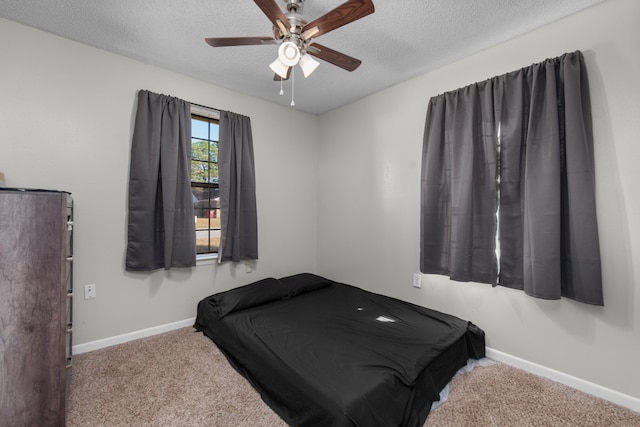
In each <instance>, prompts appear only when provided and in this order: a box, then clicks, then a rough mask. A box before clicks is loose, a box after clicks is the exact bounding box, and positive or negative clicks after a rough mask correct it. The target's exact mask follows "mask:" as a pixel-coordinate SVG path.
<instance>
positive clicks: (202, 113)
mask: <svg viewBox="0 0 640 427" xmlns="http://www.w3.org/2000/svg"><path fill="white" fill-rule="evenodd" d="M194 116H197V117H200V118H202V119H206V120H211V121H216V122H217V123H218V125H219V123H220V112H219V111H217V110H213V109H210V108H207V107H203V106H199V105H194V104H191V118H192V119H193V118H194ZM209 141H211V140H209ZM192 142H193V135H192ZM217 142H219V140H218V141H217ZM192 160H193V156H191V158H190V159H189V170H191V162H192ZM215 163H217V160H216V162H215ZM190 186H191V188H192V189H193V188H219V184H218V183H204V182H194V181H191V184H190ZM221 227H222V226H221ZM196 228H197V227H196ZM209 230H211V228H209ZM221 231H222V230H221ZM196 233H197V229H196ZM196 251H197V249H196ZM218 254H219V247H218V251H216V252H206V253H200V254H198V253H196V262H197V261H204V260H215V259H217V258H218V256H219V255H218Z"/></svg>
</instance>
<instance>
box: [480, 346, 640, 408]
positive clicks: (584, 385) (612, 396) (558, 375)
mask: <svg viewBox="0 0 640 427" xmlns="http://www.w3.org/2000/svg"><path fill="white" fill-rule="evenodd" d="M486 354H487V357H488V358H489V359H493V360H495V361H498V362H502V363H506V364H507V365H511V366H514V367H516V368H519V369H522V370H523V371H527V372H530V373H532V374H535V375H539V376H541V377H544V378H548V379H550V380H552V381H556V382H559V383H560V384H564V385H568V386H569V387H573V388H575V389H577V390H580V391H583V392H585V393H589V394H591V395H593V396H597V397H600V398H602V399H605V400H608V401H609V402H613V403H616V404H618V405H620V406H624V407H625V408H629V409H631V410H632V411H636V412H640V399H637V398H635V397H632V396H629V395H627V394H623V393H620V392H618V391H615V390H612V389H610V388H606V387H602V386H600V385H598V384H594V383H591V382H589V381H585V380H582V379H580V378H577V377H574V376H571V375H568V374H565V373H563V372H560V371H556V370H555V369H551V368H547V367H546V366H542V365H538V364H536V363H533V362H529V361H528V360H524V359H520V358H519V357H515V356H512V355H510V354H507V353H503V352H501V351H498V350H494V349H492V348H489V347H487V351H486Z"/></svg>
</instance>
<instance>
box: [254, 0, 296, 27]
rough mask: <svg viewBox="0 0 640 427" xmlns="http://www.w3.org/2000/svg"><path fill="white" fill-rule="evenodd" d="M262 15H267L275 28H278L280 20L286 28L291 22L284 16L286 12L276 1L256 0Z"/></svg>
mask: <svg viewBox="0 0 640 427" xmlns="http://www.w3.org/2000/svg"><path fill="white" fill-rule="evenodd" d="M254 1H255V2H256V4H257V5H258V7H259V8H260V10H262V13H264V14H265V15H267V18H269V21H271V23H272V24H273V25H274V26H275V27H278V20H280V21H281V22H282V23H283V24H284V25H285V26H288V25H289V20H288V19H287V17H286V16H285V15H284V12H283V11H282V9H280V7H279V6H278V4H277V3H276V0H254Z"/></svg>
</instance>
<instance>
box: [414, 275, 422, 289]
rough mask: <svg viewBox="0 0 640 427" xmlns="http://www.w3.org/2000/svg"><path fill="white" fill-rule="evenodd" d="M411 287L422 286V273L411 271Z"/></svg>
mask: <svg viewBox="0 0 640 427" xmlns="http://www.w3.org/2000/svg"><path fill="white" fill-rule="evenodd" d="M413 287H414V288H421V287H422V274H420V273H413Z"/></svg>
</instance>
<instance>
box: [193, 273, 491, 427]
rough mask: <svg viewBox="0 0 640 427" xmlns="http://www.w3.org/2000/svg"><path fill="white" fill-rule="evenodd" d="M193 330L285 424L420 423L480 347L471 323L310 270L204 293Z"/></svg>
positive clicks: (479, 336) (478, 331) (481, 339)
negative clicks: (207, 340)
mask: <svg viewBox="0 0 640 427" xmlns="http://www.w3.org/2000/svg"><path fill="white" fill-rule="evenodd" d="M195 328H196V329H197V330H199V331H202V332H203V333H204V334H205V335H206V336H208V337H209V338H211V339H212V340H213V341H214V342H215V343H216V345H217V346H218V347H219V348H220V350H221V351H222V352H223V354H224V355H225V356H226V357H227V359H228V360H229V362H230V363H231V365H232V366H233V367H234V368H235V369H236V370H237V371H238V372H239V373H240V374H242V375H243V376H244V377H245V378H246V379H247V380H248V381H249V382H250V383H251V384H252V385H253V387H254V388H255V389H256V390H258V391H259V392H260V395H261V397H262V399H263V400H264V401H265V402H266V403H267V405H269V406H270V407H271V408H272V409H273V410H274V411H275V412H276V413H277V414H278V415H279V416H280V417H281V418H282V419H283V420H285V422H287V423H288V424H289V425H291V426H336V427H340V426H363V427H364V426H366V427H373V426H385V427H387V426H422V425H423V424H424V421H425V420H426V418H427V415H428V414H429V410H430V408H431V404H432V402H433V401H436V400H438V398H439V392H440V390H441V389H442V388H443V387H444V386H445V385H446V384H447V382H448V381H449V380H450V379H451V377H452V376H453V375H454V374H455V372H456V371H457V370H458V369H459V368H460V367H462V366H463V365H465V363H466V361H467V359H469V358H476V359H477V358H481V357H484V352H485V343H484V332H483V331H482V330H481V329H480V328H478V327H477V326H475V325H474V324H473V323H471V322H468V321H465V320H462V319H459V318H457V317H455V316H451V315H448V314H445V313H441V312H438V311H435V310H430V309H428V308H425V307H421V306H418V305H414V304H410V303H407V302H404V301H400V300H397V299H394V298H390V297H387V296H384V295H379V294H376V293H372V292H368V291H365V290H363V289H361V288H358V287H355V286H351V285H348V284H344V283H337V282H333V281H330V280H327V279H325V278H323V277H320V276H316V275H312V274H308V273H303V274H298V275H295V276H288V277H285V278H281V279H274V278H269V279H264V280H261V281H258V282H255V283H253V284H251V285H247V286H244V287H240V288H236V289H233V290H231V291H227V292H223V293H218V294H215V295H212V296H210V297H207V298H205V299H203V300H202V301H200V302H199V303H198V313H197V317H196V323H195Z"/></svg>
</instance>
